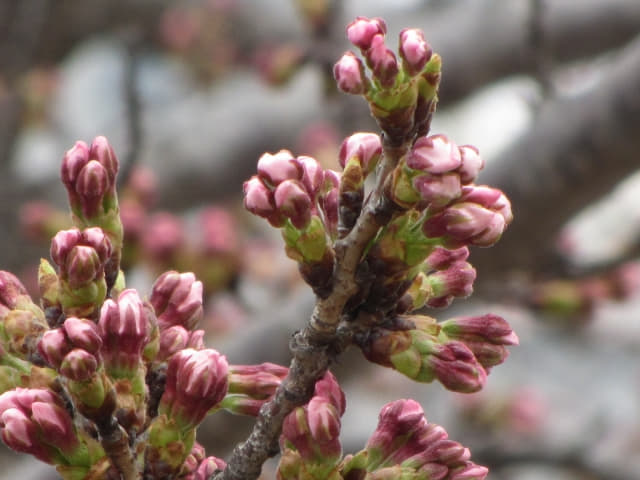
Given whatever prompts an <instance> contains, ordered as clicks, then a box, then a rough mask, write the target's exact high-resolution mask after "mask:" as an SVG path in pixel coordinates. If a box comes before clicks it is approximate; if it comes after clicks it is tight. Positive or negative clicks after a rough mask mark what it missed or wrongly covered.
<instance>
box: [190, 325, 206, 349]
mask: <svg viewBox="0 0 640 480" xmlns="http://www.w3.org/2000/svg"><path fill="white" fill-rule="evenodd" d="M187 348H193V349H194V350H204V349H205V348H206V345H205V344H204V330H193V331H191V332H189V341H188V342H187Z"/></svg>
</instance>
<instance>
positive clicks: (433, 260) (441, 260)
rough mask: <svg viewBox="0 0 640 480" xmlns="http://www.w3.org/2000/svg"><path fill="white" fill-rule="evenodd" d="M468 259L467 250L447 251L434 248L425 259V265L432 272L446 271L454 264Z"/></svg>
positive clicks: (465, 248) (466, 248)
mask: <svg viewBox="0 0 640 480" xmlns="http://www.w3.org/2000/svg"><path fill="white" fill-rule="evenodd" d="M467 258H469V248H468V247H460V248H456V249H454V250H448V249H446V248H444V247H440V246H438V247H436V248H434V250H433V251H432V252H431V253H430V254H429V256H428V257H427V259H426V264H427V265H428V266H429V268H431V269H433V270H446V269H448V268H450V267H451V265H453V264H454V263H456V262H460V261H464V260H466V259H467Z"/></svg>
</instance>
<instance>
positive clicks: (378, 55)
mask: <svg viewBox="0 0 640 480" xmlns="http://www.w3.org/2000/svg"><path fill="white" fill-rule="evenodd" d="M386 33H387V26H386V24H385V23H384V20H382V19H380V18H373V19H369V18H365V17H358V18H357V19H356V20H354V21H353V22H352V23H351V24H349V26H348V27H347V37H348V38H349V41H350V42H351V43H352V44H353V45H354V46H356V47H357V48H359V49H360V52H361V54H362V56H363V57H364V60H365V63H366V66H367V67H368V68H369V70H370V71H371V75H370V76H368V75H367V72H366V69H365V63H363V62H362V60H360V59H359V58H358V57H357V56H356V55H355V54H354V53H352V52H347V53H345V54H344V55H343V56H342V58H341V59H340V60H338V62H337V63H336V64H335V66H334V69H333V73H334V76H335V78H336V82H337V85H338V88H339V89H340V90H342V91H343V92H346V93H350V94H354V95H364V96H365V97H366V98H367V100H368V102H369V106H370V108H371V113H372V114H373V116H374V117H375V118H376V120H377V121H378V124H379V125H380V127H381V128H382V130H383V131H384V132H385V134H386V135H387V136H388V137H389V138H390V139H392V140H393V141H394V143H400V142H403V141H404V140H406V139H410V138H412V137H414V136H415V135H416V134H417V135H423V134H424V133H426V132H427V131H428V129H429V125H430V123H431V116H432V114H433V111H434V109H435V104H436V100H437V98H436V92H437V88H438V83H439V81H440V63H441V61H440V57H439V56H438V55H437V54H433V53H432V50H431V47H430V46H429V44H428V43H427V42H426V41H425V39H424V36H423V34H422V32H421V31H420V30H417V29H413V28H408V29H405V30H403V31H402V32H400V38H399V49H398V51H399V54H400V58H401V59H402V63H401V65H398V60H397V58H396V55H395V54H394V53H393V51H392V50H391V49H389V48H388V47H387V46H386V45H385V35H386Z"/></svg>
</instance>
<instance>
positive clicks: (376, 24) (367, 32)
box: [347, 17, 387, 50]
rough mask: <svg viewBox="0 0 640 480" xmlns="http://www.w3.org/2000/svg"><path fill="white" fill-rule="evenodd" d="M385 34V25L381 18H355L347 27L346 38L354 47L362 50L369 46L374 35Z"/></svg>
mask: <svg viewBox="0 0 640 480" xmlns="http://www.w3.org/2000/svg"><path fill="white" fill-rule="evenodd" d="M385 33H387V25H386V24H385V23H384V20H382V19H381V18H372V19H369V18H366V17H357V18H356V19H355V20H354V21H353V22H351V23H350V24H349V25H347V38H348V39H349V41H350V42H351V43H353V44H354V45H355V46H356V47H358V48H361V49H363V50H366V49H368V48H369V47H370V46H371V41H372V39H373V37H374V35H378V34H380V35H384V34H385Z"/></svg>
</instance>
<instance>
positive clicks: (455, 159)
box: [407, 135, 462, 174]
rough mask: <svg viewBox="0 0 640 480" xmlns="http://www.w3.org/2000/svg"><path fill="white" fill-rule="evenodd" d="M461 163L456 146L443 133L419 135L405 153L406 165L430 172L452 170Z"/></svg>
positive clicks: (438, 172) (439, 172)
mask: <svg viewBox="0 0 640 480" xmlns="http://www.w3.org/2000/svg"><path fill="white" fill-rule="evenodd" d="M461 163H462V157H461V156H460V151H459V150H458V147H457V146H456V144H455V143H453V142H452V141H450V140H449V139H448V138H447V137H446V136H445V135H431V136H430V137H420V138H419V139H418V140H417V141H416V142H415V143H414V144H413V148H412V149H411V151H410V152H409V154H408V155H407V166H409V167H410V168H413V169H414V170H423V171H425V172H428V173H432V174H442V173H446V172H452V171H453V170H456V169H457V168H459V167H460V165H461Z"/></svg>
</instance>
